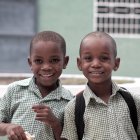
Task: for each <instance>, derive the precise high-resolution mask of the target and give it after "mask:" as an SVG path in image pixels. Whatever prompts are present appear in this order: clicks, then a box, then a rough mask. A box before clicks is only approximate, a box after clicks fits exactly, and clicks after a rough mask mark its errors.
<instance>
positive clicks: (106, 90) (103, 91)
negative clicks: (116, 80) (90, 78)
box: [88, 83, 112, 103]
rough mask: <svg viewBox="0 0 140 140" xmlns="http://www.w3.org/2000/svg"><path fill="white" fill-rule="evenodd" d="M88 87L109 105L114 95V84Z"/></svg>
mask: <svg viewBox="0 0 140 140" xmlns="http://www.w3.org/2000/svg"><path fill="white" fill-rule="evenodd" d="M88 86H89V87H90V89H91V90H92V91H93V92H94V94H95V95H96V96H97V97H99V98H101V99H102V100H103V101H104V102H106V103H108V100H109V98H110V96H111V94H112V83H106V84H94V85H92V86H91V85H89V84H88Z"/></svg>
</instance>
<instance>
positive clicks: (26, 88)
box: [0, 31, 72, 140]
mask: <svg viewBox="0 0 140 140" xmlns="http://www.w3.org/2000/svg"><path fill="white" fill-rule="evenodd" d="M68 60H69V57H68V56H66V43H65V40H64V38H63V37H62V36H61V35H59V34H58V33H56V32H53V31H43V32H40V33H38V34H36V35H35V36H34V37H33V39H32V41H31V44H30V54H29V58H28V63H29V66H30V68H31V71H32V72H33V77H32V78H29V79H25V80H21V81H17V82H14V83H12V84H10V85H9V88H8V90H7V93H6V94H5V95H4V97H3V98H2V99H1V102H0V121H1V123H0V135H1V136H4V135H7V136H8V139H9V140H27V138H26V135H25V133H26V132H27V133H30V134H31V135H34V136H35V138H34V140H54V139H56V140H59V139H60V134H61V129H62V128H61V123H62V121H63V110H64V107H65V105H66V104H67V102H68V101H69V100H71V99H72V95H71V93H70V92H69V91H68V90H66V89H64V88H63V87H62V85H61V83H60V81H59V76H60V75H61V73H62V70H63V69H65V68H66V66H67V63H68Z"/></svg>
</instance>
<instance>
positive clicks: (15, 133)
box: [7, 124, 27, 140]
mask: <svg viewBox="0 0 140 140" xmlns="http://www.w3.org/2000/svg"><path fill="white" fill-rule="evenodd" d="M7 136H8V139H9V140H27V139H26V135H25V134H24V130H23V129H22V127H21V126H19V125H16V124H10V125H9V127H8V129H7Z"/></svg>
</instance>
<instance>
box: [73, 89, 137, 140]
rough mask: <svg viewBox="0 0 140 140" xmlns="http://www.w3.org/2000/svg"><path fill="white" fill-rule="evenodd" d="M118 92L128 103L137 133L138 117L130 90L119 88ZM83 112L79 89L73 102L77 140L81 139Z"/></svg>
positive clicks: (83, 106) (82, 98) (81, 94)
mask: <svg viewBox="0 0 140 140" xmlns="http://www.w3.org/2000/svg"><path fill="white" fill-rule="evenodd" d="M119 93H120V94H121V95H122V97H123V98H124V100H125V102H126V103H127V105H128V108H129V111H130V118H131V121H132V124H133V126H134V129H135V132H136V133H137V127H138V118H137V109H136V105H135V102H134V99H133V97H132V95H131V94H130V92H128V91H127V90H123V89H120V90H119ZM84 112H85V100H84V97H83V91H81V92H80V93H78V94H77V95H76V103H75V124H76V128H77V134H78V140H82V137H83V134H84V127H85V125H84V119H83V115H84Z"/></svg>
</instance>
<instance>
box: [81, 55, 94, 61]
mask: <svg viewBox="0 0 140 140" xmlns="http://www.w3.org/2000/svg"><path fill="white" fill-rule="evenodd" d="M83 59H84V60H85V61H91V60H92V57H91V56H85V57H84V58H83Z"/></svg>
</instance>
